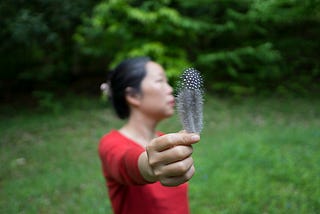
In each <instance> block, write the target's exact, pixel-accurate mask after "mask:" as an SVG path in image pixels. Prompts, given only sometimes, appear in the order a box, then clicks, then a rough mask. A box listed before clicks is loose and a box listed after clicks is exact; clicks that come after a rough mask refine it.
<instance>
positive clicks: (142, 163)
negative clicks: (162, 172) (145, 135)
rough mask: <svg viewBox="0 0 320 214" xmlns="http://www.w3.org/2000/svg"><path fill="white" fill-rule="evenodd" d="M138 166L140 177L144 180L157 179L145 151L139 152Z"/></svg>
mask: <svg viewBox="0 0 320 214" xmlns="http://www.w3.org/2000/svg"><path fill="white" fill-rule="evenodd" d="M138 166H139V170H140V173H141V175H142V177H143V178H144V179H145V180H146V181H148V182H150V183H153V182H156V181H157V180H158V179H157V177H156V176H155V175H154V173H153V170H152V168H151V167H150V165H149V161H148V155H147V152H146V151H144V152H142V153H141V154H140V156H139V159H138Z"/></svg>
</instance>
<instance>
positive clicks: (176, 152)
mask: <svg viewBox="0 0 320 214" xmlns="http://www.w3.org/2000/svg"><path fill="white" fill-rule="evenodd" d="M192 152H193V148H192V146H175V147H172V148H171V149H167V150H164V151H162V152H157V153H153V155H152V156H150V157H149V164H150V165H151V166H153V167H155V166H156V165H167V164H170V163H174V162H177V161H181V160H183V159H185V158H187V157H189V156H190V155H191V154H192Z"/></svg>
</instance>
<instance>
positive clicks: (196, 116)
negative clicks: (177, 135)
mask: <svg viewBox="0 0 320 214" xmlns="http://www.w3.org/2000/svg"><path fill="white" fill-rule="evenodd" d="M178 89H179V90H178V93H177V96H176V102H177V111H178V114H179V117H180V121H181V123H182V126H183V129H184V130H186V131H187V132H190V133H199V134H200V132H201V130H202V127H203V122H202V121H203V79H202V77H201V74H200V72H199V71H197V70H196V69H194V68H188V69H186V70H185V71H184V72H183V73H182V75H181V77H180V83H179V88H178Z"/></svg>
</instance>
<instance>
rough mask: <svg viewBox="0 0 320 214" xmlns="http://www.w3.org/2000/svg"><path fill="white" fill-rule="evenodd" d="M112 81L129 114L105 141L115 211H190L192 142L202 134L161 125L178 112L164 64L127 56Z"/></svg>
mask: <svg viewBox="0 0 320 214" xmlns="http://www.w3.org/2000/svg"><path fill="white" fill-rule="evenodd" d="M108 85H109V99H110V100H111V101H112V104H113V107H114V109H115V111H116V113H117V115H118V116H119V117H120V118H121V119H127V122H126V123H125V125H124V126H123V127H122V128H121V129H119V130H111V131H110V132H109V133H108V134H106V135H105V136H103V137H102V139H101V141H100V144H99V155H100V159H101V163H102V169H103V173H104V176H105V178H106V181H107V186H108V190H109V196H110V200H111V204H112V207H113V210H114V213H116V214H120V213H121V214H123V213H130V214H135V213H137V214H138V213H139V214H141V213H147V214H152V213H156V214H162V213H165V214H170V213H177V214H184V213H189V212H190V211H189V203H188V194H187V183H186V182H187V181H188V180H189V179H190V178H191V177H192V176H193V174H194V171H195V169H194V165H193V159H192V157H191V154H192V146H191V145H192V144H194V143H196V142H198V141H199V140H200V138H199V135H197V134H193V133H186V132H179V133H171V134H167V135H164V134H161V133H159V132H157V131H156V126H157V124H158V123H159V122H160V121H162V120H163V119H165V118H168V117H170V116H172V115H173V113H174V96H173V95H172V92H173V90H172V88H171V86H170V85H169V84H168V82H167V78H166V76H165V73H164V70H163V68H162V67H161V66H160V65H159V64H157V63H155V62H153V61H151V60H150V59H149V58H147V57H138V58H131V59H127V60H125V61H123V62H122V63H120V64H119V65H118V66H117V67H116V68H115V70H113V71H112V72H111V75H110V77H109V81H108Z"/></svg>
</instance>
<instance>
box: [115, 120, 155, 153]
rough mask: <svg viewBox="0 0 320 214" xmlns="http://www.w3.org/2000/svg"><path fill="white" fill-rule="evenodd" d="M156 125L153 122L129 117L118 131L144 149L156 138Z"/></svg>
mask: <svg viewBox="0 0 320 214" xmlns="http://www.w3.org/2000/svg"><path fill="white" fill-rule="evenodd" d="M156 125H157V122H155V121H151V120H148V119H147V118H145V117H141V116H139V117H138V116H135V115H131V116H130V118H129V120H128V122H127V123H126V124H125V125H124V126H123V127H122V128H121V129H120V132H121V133H122V134H124V135H126V136H127V137H129V138H130V139H132V140H134V141H135V142H137V143H138V144H140V145H141V146H143V147H145V146H146V145H147V144H148V143H149V142H150V141H151V140H152V139H153V138H155V137H156Z"/></svg>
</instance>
